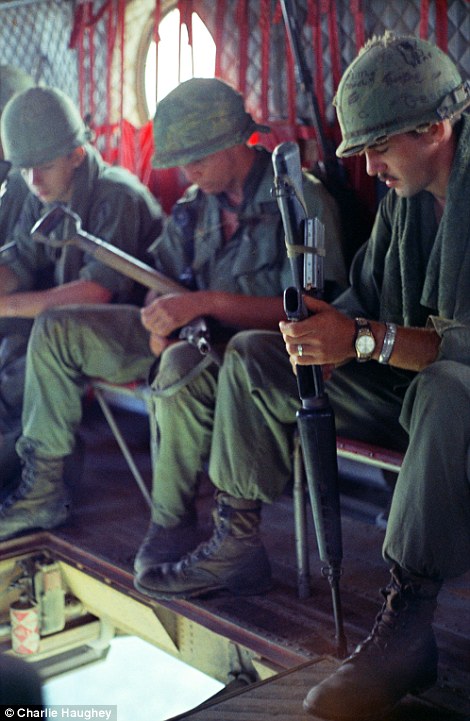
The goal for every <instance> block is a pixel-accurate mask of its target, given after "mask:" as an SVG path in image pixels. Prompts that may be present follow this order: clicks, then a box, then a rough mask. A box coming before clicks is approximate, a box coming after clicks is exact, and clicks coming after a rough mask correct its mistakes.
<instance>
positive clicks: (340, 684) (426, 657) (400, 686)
mask: <svg viewBox="0 0 470 721" xmlns="http://www.w3.org/2000/svg"><path fill="white" fill-rule="evenodd" d="M391 573H392V580H391V583H390V584H389V585H388V586H387V588H386V589H384V590H383V591H382V593H383V595H384V596H385V598H386V602H385V603H384V605H383V607H382V610H381V611H380V613H379V614H378V616H377V618H376V620H375V624H374V627H373V629H372V632H371V634H370V635H369V636H368V637H367V638H366V639H365V641H363V643H362V644H360V645H359V646H358V647H357V648H356V650H355V651H354V653H353V654H352V655H351V656H350V657H349V658H347V659H346V660H345V661H344V662H343V663H342V664H341V665H340V666H339V667H338V669H337V670H336V671H335V673H333V674H332V675H331V676H330V677H329V678H327V679H325V680H324V681H322V682H321V683H320V684H318V686H314V687H313V688H312V689H311V690H310V691H309V693H308V695H307V697H306V699H305V700H304V709H305V711H307V712H308V713H311V714H312V715H314V716H315V717H317V718H319V719H334V721H371V720H372V719H374V721H376V719H380V718H382V717H383V716H384V715H385V714H387V713H388V712H389V711H390V710H391V709H392V708H393V707H394V706H395V704H396V703H398V701H399V700H400V699H401V698H403V696H405V695H406V694H408V693H418V692H420V691H424V690H425V689H426V688H429V687H430V686H432V685H433V684H435V683H436V680H437V659H438V653H437V646H436V640H435V638H434V633H433V630H432V625H431V624H432V619H433V616H434V611H435V608H436V605H437V600H436V599H437V594H438V593H439V590H440V588H441V585H442V584H441V583H440V582H434V581H431V580H429V579H425V578H422V577H418V576H411V575H407V574H406V573H405V572H404V571H403V570H402V569H400V568H399V567H398V566H394V567H393V568H392V571H391Z"/></svg>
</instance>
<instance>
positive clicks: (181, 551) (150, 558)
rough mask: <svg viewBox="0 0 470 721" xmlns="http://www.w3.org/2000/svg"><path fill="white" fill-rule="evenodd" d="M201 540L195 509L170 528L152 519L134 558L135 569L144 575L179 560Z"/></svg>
mask: <svg viewBox="0 0 470 721" xmlns="http://www.w3.org/2000/svg"><path fill="white" fill-rule="evenodd" d="M200 540H201V538H200V536H199V533H198V530H197V516H196V512H195V511H190V512H188V513H187V514H186V515H185V516H184V518H182V519H181V521H180V522H179V523H178V524H177V525H175V526H171V527H170V528H166V527H165V526H161V525H160V524H158V523H154V522H153V521H151V523H150V525H149V527H148V529H147V533H146V534H145V537H144V540H143V541H142V543H141V545H140V548H139V550H138V551H137V555H136V557H135V559H134V571H135V573H136V574H138V575H142V574H143V573H145V572H146V571H148V570H149V569H150V568H153V567H154V566H160V565H161V564H162V563H174V562H176V561H179V560H180V559H181V558H182V557H183V556H185V555H186V554H187V553H189V551H191V550H192V549H193V548H195V547H196V546H197V544H198V543H199V541H200Z"/></svg>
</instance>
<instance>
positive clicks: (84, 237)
mask: <svg viewBox="0 0 470 721" xmlns="http://www.w3.org/2000/svg"><path fill="white" fill-rule="evenodd" d="M64 218H69V219H70V220H71V221H72V223H73V225H74V232H73V234H72V237H71V238H67V239H65V240H57V239H56V238H52V237H50V236H49V234H50V233H52V231H53V230H54V229H55V228H56V227H57V225H58V224H59V223H61V222H62V220H64ZM31 236H32V238H33V240H35V241H36V242H38V243H44V244H45V245H49V246H50V247H52V248H62V247H63V246H64V245H75V246H77V247H78V248H80V250H82V251H83V252H85V253H89V254H90V255H92V256H94V257H95V258H96V259H97V260H99V261H100V262H101V263H104V265H107V266H109V267H110V268H113V270H117V271H118V272H119V273H122V274H123V275H125V276H127V277H128V278H132V279H133V280H135V281H137V282H138V283H141V284H142V285H144V286H145V287H147V288H150V289H152V290H156V291H158V292H159V293H190V292H191V291H190V289H189V288H186V287H185V286H184V285H180V284H179V283H177V282H176V281H174V280H172V279H171V278H168V277H167V276H166V275H164V274H163V273H160V272H159V271H157V270H155V269H154V268H152V267H151V266H150V265H147V264H146V263H143V262H142V261H140V260H138V259H137V258H134V257H133V256H132V255H129V254H128V253H125V252H124V251H123V250H121V249H120V248H116V246H114V245H111V243H107V242H106V241H104V240H101V239H100V238H96V237H95V236H94V235H90V233H87V232H86V231H84V230H83V229H82V224H81V220H80V217H79V216H78V215H77V213H74V212H73V211H72V210H69V209H68V208H66V207H64V206H63V205H56V206H55V207H54V208H52V209H51V210H49V211H48V212H47V213H45V214H44V215H43V216H42V218H39V220H38V221H37V222H36V223H35V224H34V225H33V227H32V228H31ZM179 338H181V339H182V340H186V341H188V343H190V344H191V345H194V346H195V347H196V348H197V349H198V350H199V352H200V353H201V354H202V355H208V354H209V353H212V350H211V344H210V333H209V328H208V325H207V321H206V320H205V318H202V317H198V318H194V320H193V321H191V323H188V325H186V326H185V327H184V328H182V329H181V330H180V332H179Z"/></svg>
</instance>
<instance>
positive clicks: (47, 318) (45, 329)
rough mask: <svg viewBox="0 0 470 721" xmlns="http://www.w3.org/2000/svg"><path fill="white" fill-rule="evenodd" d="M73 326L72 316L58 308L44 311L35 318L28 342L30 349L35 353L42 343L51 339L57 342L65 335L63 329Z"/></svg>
mask: <svg viewBox="0 0 470 721" xmlns="http://www.w3.org/2000/svg"><path fill="white" fill-rule="evenodd" d="M70 324H73V315H72V314H70V313H69V311H67V312H64V311H63V310H62V309H60V308H51V309H49V310H45V311H44V312H43V313H41V315H39V316H37V318H36V320H35V321H34V325H33V328H32V331H31V336H30V340H29V346H30V348H32V349H34V350H35V351H37V350H39V349H40V348H41V347H43V345H44V343H45V342H47V341H48V340H49V339H51V338H53V339H54V340H55V341H57V339H58V338H60V337H61V336H62V335H64V333H65V328H66V327H68V326H70Z"/></svg>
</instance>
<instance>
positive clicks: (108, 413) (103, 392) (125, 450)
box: [90, 378, 155, 510]
mask: <svg viewBox="0 0 470 721" xmlns="http://www.w3.org/2000/svg"><path fill="white" fill-rule="evenodd" d="M90 385H91V389H92V392H93V395H94V397H95V398H96V400H97V401H98V403H99V405H100V408H101V410H102V411H103V415H104V417H105V418H106V420H107V422H108V425H109V427H110V429H111V431H112V433H113V436H114V438H115V439H116V442H117V444H118V446H119V448H120V449H121V452H122V454H123V456H124V458H125V460H126V463H127V465H128V466H129V470H130V472H131V473H132V476H133V477H134V479H135V481H136V483H137V485H138V487H139V489H140V491H141V493H142V495H143V497H144V500H145V502H146V503H147V505H148V506H149V508H150V510H152V508H153V502H152V497H151V495H150V493H149V491H148V489H147V486H146V484H145V481H144V479H143V477H142V474H141V472H140V470H139V469H138V467H137V465H136V463H135V461H134V458H133V457H132V453H131V451H130V449H129V445H128V444H127V442H126V440H125V438H124V436H123V435H122V433H121V430H120V428H119V426H118V423H117V421H116V418H115V416H114V413H113V411H112V410H111V402H110V400H109V399H110V398H112V396H113V395H114V396H124V397H126V398H132V399H136V400H138V401H141V402H143V404H144V406H145V409H146V412H147V415H148V417H149V423H150V438H154V437H155V434H154V432H153V431H154V430H155V428H154V424H155V418H154V414H153V412H152V405H151V390H150V388H149V386H148V384H147V383H146V381H140V380H139V381H134V382H132V383H126V384H123V385H119V384H115V383H109V382H108V381H105V380H102V379H100V378H94V379H93V380H92V381H91V384H90ZM150 455H151V458H152V468H153V448H152V444H151V447H150Z"/></svg>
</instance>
